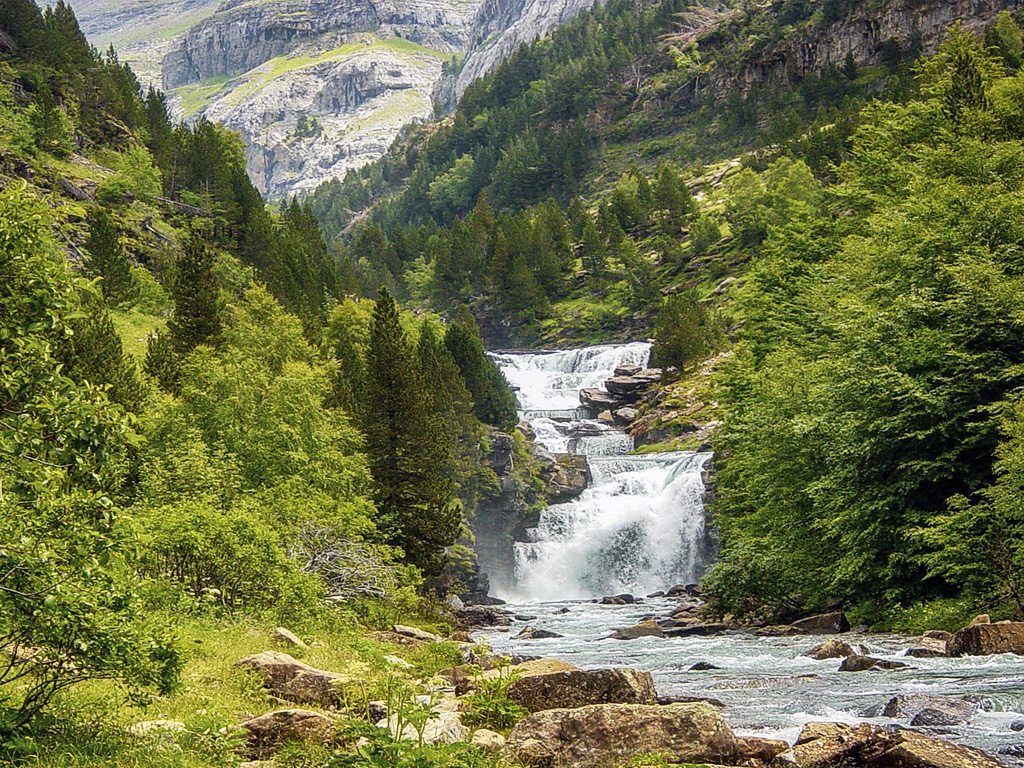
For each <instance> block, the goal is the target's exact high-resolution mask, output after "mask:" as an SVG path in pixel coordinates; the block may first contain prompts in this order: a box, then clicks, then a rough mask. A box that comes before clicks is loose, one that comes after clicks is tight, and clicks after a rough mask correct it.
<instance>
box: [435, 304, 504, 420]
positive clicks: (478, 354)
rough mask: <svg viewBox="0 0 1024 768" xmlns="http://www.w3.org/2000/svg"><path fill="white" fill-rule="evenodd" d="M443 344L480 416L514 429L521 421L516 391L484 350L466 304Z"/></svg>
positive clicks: (459, 310)
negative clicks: (518, 413)
mask: <svg viewBox="0 0 1024 768" xmlns="http://www.w3.org/2000/svg"><path fill="white" fill-rule="evenodd" d="M444 345H445V347H447V348H448V351H449V352H450V353H451V356H452V359H453V360H454V361H455V364H456V365H457V366H458V367H459V372H460V373H461V374H462V379H463V381H465V382H466V388H467V389H468V390H469V392H470V394H471V395H472V396H473V410H474V412H475V413H476V416H477V418H478V419H480V421H482V422H484V423H485V424H490V425H491V426H494V427H498V428H499V429H513V428H514V427H515V425H516V423H517V422H518V416H517V415H516V399H515V395H514V394H513V393H512V388H511V387H510V386H509V384H508V381H507V380H506V379H505V374H503V373H502V372H501V369H500V368H498V366H497V365H496V364H495V362H494V361H493V360H491V359H490V358H489V357H488V356H487V353H486V352H485V351H484V343H483V341H482V340H481V339H480V330H479V329H478V328H477V325H476V320H474V319H473V315H472V314H471V313H470V311H469V309H468V308H467V307H466V306H465V305H462V306H460V307H459V308H458V310H456V313H455V318H454V319H453V320H452V322H451V324H450V325H449V326H448V330H447V331H446V332H445V335H444Z"/></svg>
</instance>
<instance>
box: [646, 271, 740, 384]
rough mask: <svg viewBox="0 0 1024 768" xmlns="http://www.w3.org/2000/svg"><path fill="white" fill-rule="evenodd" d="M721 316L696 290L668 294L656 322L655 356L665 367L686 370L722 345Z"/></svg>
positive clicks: (656, 360)
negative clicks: (705, 303)
mask: <svg viewBox="0 0 1024 768" xmlns="http://www.w3.org/2000/svg"><path fill="white" fill-rule="evenodd" d="M722 338H723V333H722V329H721V326H720V325H719V323H718V321H717V319H716V318H715V317H714V316H713V315H712V314H711V312H710V310H709V309H708V308H707V307H706V306H705V305H704V304H703V303H702V302H701V301H700V299H698V298H697V295H696V294H695V293H694V292H693V291H692V290H690V291H686V292H683V293H674V294H672V295H671V296H667V297H665V300H664V301H663V302H662V304H661V309H660V310H659V311H658V319H657V321H656V322H655V325H654V348H653V350H652V351H651V359H652V361H653V362H654V364H655V365H657V366H659V367H662V368H670V367H671V368H677V369H678V370H680V371H684V370H686V369H687V368H688V367H689V366H690V365H691V364H692V363H694V362H698V361H700V360H703V359H704V358H705V357H707V356H708V354H710V353H711V352H714V351H715V350H716V349H718V348H719V347H720V346H721V343H722Z"/></svg>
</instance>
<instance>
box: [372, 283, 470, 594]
mask: <svg viewBox="0 0 1024 768" xmlns="http://www.w3.org/2000/svg"><path fill="white" fill-rule="evenodd" d="M362 416H363V431H364V432H365V434H366V447H367V455H368V456H369V460H370V470H371V472H372V473H373V479H374V482H375V484H376V494H375V496H376V502H377V508H378V510H379V518H378V527H379V528H380V530H381V531H382V532H383V533H384V536H385V538H386V539H387V541H388V543H389V544H392V545H393V546H397V547H400V548H401V549H402V551H403V552H404V553H405V559H406V561H407V562H409V563H411V564H413V565H415V566H417V567H418V568H419V569H420V571H422V572H423V574H424V575H425V576H427V577H428V578H429V577H433V576H437V575H438V574H440V572H441V570H442V569H443V567H444V565H445V562H446V560H447V556H446V554H445V548H446V547H449V546H451V545H452V544H454V543H455V540H456V539H457V538H458V535H459V533H460V532H461V530H462V513H461V509H460V507H459V505H458V503H457V502H453V500H452V483H451V479H450V478H449V477H446V474H445V467H446V465H447V463H448V456H447V446H446V445H445V444H444V439H443V428H442V427H441V426H440V425H439V424H438V422H437V419H436V418H434V417H432V416H431V414H430V413H429V410H428V397H427V394H426V392H425V390H424V384H423V378H422V376H421V374H420V370H419V366H418V365H417V360H416V357H415V355H414V353H413V350H412V348H411V347H410V345H409V341H408V339H407V338H406V335H405V331H404V330H403V329H402V325H401V322H400V320H399V314H398V307H397V306H396V304H395V301H394V299H392V298H391V295H390V294H389V293H388V291H387V289H386V288H382V289H381V290H380V293H379V295H378V298H377V306H376V307H375V308H374V312H373V324H372V327H371V329H370V347H369V354H368V355H367V366H366V398H365V412H364V413H363V414H362Z"/></svg>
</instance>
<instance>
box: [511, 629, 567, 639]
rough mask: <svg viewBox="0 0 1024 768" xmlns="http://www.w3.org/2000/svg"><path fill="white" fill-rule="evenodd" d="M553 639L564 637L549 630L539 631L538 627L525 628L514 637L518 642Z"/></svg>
mask: <svg viewBox="0 0 1024 768" xmlns="http://www.w3.org/2000/svg"><path fill="white" fill-rule="evenodd" d="M553 637H564V635H560V634H558V633H557V632H552V631H551V630H550V629H540V628H538V627H525V628H524V629H523V631H522V632H520V633H519V634H518V635H516V639H518V640H546V639H549V638H553Z"/></svg>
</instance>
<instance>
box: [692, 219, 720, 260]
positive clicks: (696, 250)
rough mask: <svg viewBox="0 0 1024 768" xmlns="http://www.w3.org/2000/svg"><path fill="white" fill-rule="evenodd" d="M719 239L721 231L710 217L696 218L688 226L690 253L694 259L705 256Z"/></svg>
mask: <svg viewBox="0 0 1024 768" xmlns="http://www.w3.org/2000/svg"><path fill="white" fill-rule="evenodd" d="M721 239H722V230H721V228H719V226H718V222H716V221H715V220H714V219H713V218H711V217H710V216H707V215H701V216H697V217H696V218H695V219H694V220H693V223H692V224H690V252H691V253H692V254H693V256H694V257H697V258H700V257H701V256H705V255H706V254H707V252H708V251H710V250H711V248H712V247H714V245H715V244H716V243H717V242H718V241H719V240H721Z"/></svg>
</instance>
